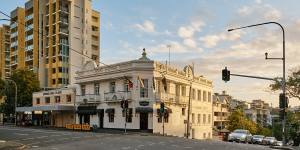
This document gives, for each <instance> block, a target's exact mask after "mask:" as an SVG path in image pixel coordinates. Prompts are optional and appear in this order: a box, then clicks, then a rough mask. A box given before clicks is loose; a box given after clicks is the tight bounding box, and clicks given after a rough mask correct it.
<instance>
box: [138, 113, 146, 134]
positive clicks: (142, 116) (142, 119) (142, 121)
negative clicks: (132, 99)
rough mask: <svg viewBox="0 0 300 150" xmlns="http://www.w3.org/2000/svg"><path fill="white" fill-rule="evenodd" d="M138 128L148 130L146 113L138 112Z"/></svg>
mask: <svg viewBox="0 0 300 150" xmlns="http://www.w3.org/2000/svg"><path fill="white" fill-rule="evenodd" d="M140 129H141V130H148V113H140Z"/></svg>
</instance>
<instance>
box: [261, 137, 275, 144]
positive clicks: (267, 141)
mask: <svg viewBox="0 0 300 150" xmlns="http://www.w3.org/2000/svg"><path fill="white" fill-rule="evenodd" d="M262 144H263V145H275V144H276V138H275V137H265V138H264V139H263V140H262Z"/></svg>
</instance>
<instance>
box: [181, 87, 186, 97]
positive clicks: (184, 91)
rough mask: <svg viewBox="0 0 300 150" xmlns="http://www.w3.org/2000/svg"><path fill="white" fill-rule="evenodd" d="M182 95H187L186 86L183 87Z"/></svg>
mask: <svg viewBox="0 0 300 150" xmlns="http://www.w3.org/2000/svg"><path fill="white" fill-rule="evenodd" d="M181 95H182V96H186V88H185V86H182V87H181Z"/></svg>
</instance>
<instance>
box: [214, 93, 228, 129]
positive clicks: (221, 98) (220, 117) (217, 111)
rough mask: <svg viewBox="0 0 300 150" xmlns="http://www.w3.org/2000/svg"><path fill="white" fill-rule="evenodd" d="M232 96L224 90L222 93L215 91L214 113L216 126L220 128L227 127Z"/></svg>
mask: <svg viewBox="0 0 300 150" xmlns="http://www.w3.org/2000/svg"><path fill="white" fill-rule="evenodd" d="M230 99H231V96H229V95H227V94H226V91H223V93H222V94H219V93H215V94H214V95H213V113H214V117H213V119H214V128H215V129H218V130H222V129H225V127H226V126H225V125H226V124H227V123H228V116H229V114H230V111H229V101H230Z"/></svg>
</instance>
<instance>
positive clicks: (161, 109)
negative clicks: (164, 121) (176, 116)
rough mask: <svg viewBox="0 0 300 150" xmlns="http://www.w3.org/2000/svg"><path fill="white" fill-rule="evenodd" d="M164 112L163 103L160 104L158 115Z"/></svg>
mask: <svg viewBox="0 0 300 150" xmlns="http://www.w3.org/2000/svg"><path fill="white" fill-rule="evenodd" d="M164 112H165V103H163V102H161V103H160V113H161V114H163V113H164Z"/></svg>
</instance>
